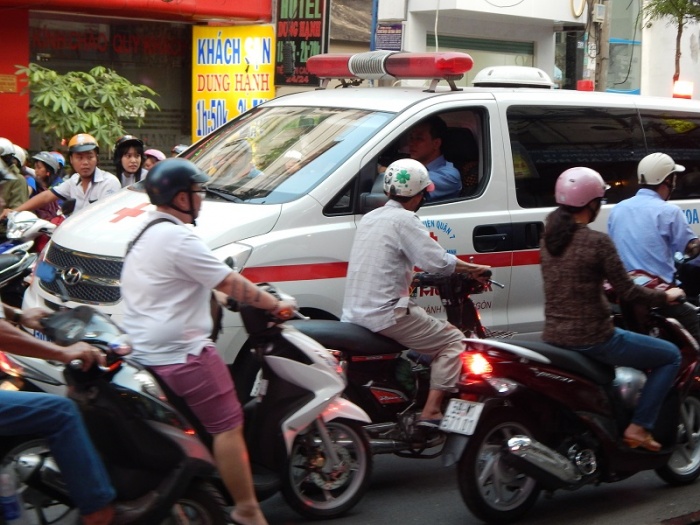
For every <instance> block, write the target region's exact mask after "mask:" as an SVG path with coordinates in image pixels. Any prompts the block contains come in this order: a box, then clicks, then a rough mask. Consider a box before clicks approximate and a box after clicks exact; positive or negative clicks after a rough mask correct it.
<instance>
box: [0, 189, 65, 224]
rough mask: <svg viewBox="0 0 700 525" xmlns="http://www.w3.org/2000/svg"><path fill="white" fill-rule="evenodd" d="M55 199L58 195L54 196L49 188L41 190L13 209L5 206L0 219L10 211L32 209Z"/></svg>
mask: <svg viewBox="0 0 700 525" xmlns="http://www.w3.org/2000/svg"><path fill="white" fill-rule="evenodd" d="M57 199H58V197H56V195H54V194H53V192H52V191H51V190H46V191H42V192H41V193H38V194H36V195H34V197H32V198H31V199H29V200H28V201H25V202H23V203H22V204H20V205H19V206H17V207H16V208H14V209H11V208H5V210H4V211H3V212H2V215H0V219H4V218H5V217H7V216H8V215H9V213H10V212H12V211H33V210H36V209H37V208H41V207H43V206H44V205H46V204H48V203H50V202H53V201H55V200H57Z"/></svg>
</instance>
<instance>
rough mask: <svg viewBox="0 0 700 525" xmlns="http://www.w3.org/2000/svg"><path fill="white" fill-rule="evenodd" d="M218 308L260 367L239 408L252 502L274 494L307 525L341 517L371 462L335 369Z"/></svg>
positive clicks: (360, 491)
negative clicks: (244, 336)
mask: <svg viewBox="0 0 700 525" xmlns="http://www.w3.org/2000/svg"><path fill="white" fill-rule="evenodd" d="M263 286H264V287H265V289H266V290H267V291H268V292H269V293H271V294H273V295H275V296H276V297H278V298H280V299H281V298H283V297H284V298H286V297H285V296H284V295H283V294H282V293H280V292H279V291H278V290H276V289H275V288H273V287H271V286H269V285H263ZM226 307H227V308H228V309H230V310H232V311H238V312H239V313H240V315H241V318H242V320H243V323H244V326H245V327H246V330H247V331H248V334H249V336H250V339H251V341H253V346H252V350H253V352H254V355H255V356H256V359H258V360H259V362H260V363H261V366H262V368H261V370H262V372H261V374H260V376H259V377H258V382H257V384H256V385H255V389H254V395H253V398H252V399H251V400H250V401H249V402H247V403H246V404H245V405H244V415H245V425H244V429H245V440H246V445H247V448H248V453H249V456H250V462H251V467H252V470H253V481H254V484H255V488H256V493H257V496H258V499H260V500H264V499H267V498H269V497H271V496H272V495H274V494H276V493H278V492H281V493H282V495H283V497H284V499H285V500H286V502H287V503H288V504H289V506H290V507H291V508H293V509H294V510H295V511H296V512H298V513H299V514H301V515H302V516H305V517H307V518H310V519H327V518H334V517H337V516H340V515H341V514H344V513H345V512H347V511H348V510H350V509H351V508H352V507H354V506H355V505H356V504H357V503H358V502H359V501H360V499H361V498H362V496H363V495H364V493H365V491H366V490H367V487H368V485H369V481H370V476H371V472H372V454H371V452H370V448H369V443H368V441H367V437H366V435H365V433H364V430H363V425H364V424H365V423H367V422H369V417H368V416H367V414H365V412H364V411H363V410H362V409H360V408H359V407H357V406H355V405H354V404H353V403H351V402H350V401H348V400H346V399H344V398H342V397H341V394H342V392H343V389H344V388H345V377H344V371H343V369H342V367H341V365H340V364H339V363H338V361H337V360H336V359H335V357H334V356H333V355H332V354H331V353H330V352H329V351H328V350H327V349H326V348H324V347H323V346H321V345H320V344H319V343H318V342H316V341H314V340H313V339H311V338H309V337H307V336H305V335H303V334H302V333H300V332H299V331H298V330H297V329H295V328H294V327H292V326H291V323H289V322H284V321H282V320H280V319H278V318H276V317H274V316H272V315H271V314H270V313H269V312H266V311H265V310H260V309H256V308H253V307H250V306H246V305H239V304H238V303H236V301H234V300H233V299H230V298H229V299H228V302H227V304H226ZM162 386H164V388H165V389H166V392H167V394H168V398H169V399H170V400H171V401H172V402H173V403H174V404H175V406H176V407H178V408H179V409H180V410H181V411H182V413H183V414H185V415H186V417H188V420H189V421H191V422H192V424H193V426H194V428H195V429H196V430H197V433H198V434H199V435H201V436H207V433H206V431H205V430H204V429H203V428H202V427H201V424H200V423H199V422H198V421H197V419H196V417H195V416H194V415H193V414H192V413H191V411H190V410H189V408H188V407H187V406H186V405H185V404H184V403H183V401H182V400H181V399H179V398H177V396H175V395H174V394H173V393H172V392H170V391H169V389H167V387H165V385H162Z"/></svg>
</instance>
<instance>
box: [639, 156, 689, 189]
mask: <svg viewBox="0 0 700 525" xmlns="http://www.w3.org/2000/svg"><path fill="white" fill-rule="evenodd" d="M683 171H685V166H681V165H680V164H676V163H675V162H674V161H673V159H672V158H671V157H669V156H668V155H666V154H665V153H652V154H651V155H647V156H646V157H644V158H643V159H642V160H640V161H639V164H638V165H637V180H638V181H639V184H647V185H649V186H656V185H657V184H661V183H662V182H663V181H664V180H666V177H668V176H669V175H670V174H671V173H679V172H683Z"/></svg>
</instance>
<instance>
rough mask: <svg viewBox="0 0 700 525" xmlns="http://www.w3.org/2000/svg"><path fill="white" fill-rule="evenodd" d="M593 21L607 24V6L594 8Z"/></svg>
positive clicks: (598, 5) (601, 5)
mask: <svg viewBox="0 0 700 525" xmlns="http://www.w3.org/2000/svg"><path fill="white" fill-rule="evenodd" d="M593 21H594V22H597V23H599V24H602V23H603V22H605V4H595V5H594V6H593Z"/></svg>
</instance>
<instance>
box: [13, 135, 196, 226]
mask: <svg viewBox="0 0 700 525" xmlns="http://www.w3.org/2000/svg"><path fill="white" fill-rule="evenodd" d="M185 149H187V146H186V145H184V144H178V145H176V146H174V147H173V148H172V150H171V154H172V156H177V155H179V154H180V153H182V152H183V151H184V150H185ZM67 153H68V159H67V162H66V157H65V156H64V154H63V153H61V152H60V151H39V152H38V153H36V154H34V155H32V156H31V157H29V155H28V153H27V151H26V150H25V149H24V148H22V147H20V146H18V145H17V144H13V143H12V142H11V141H10V140H9V139H6V138H4V137H0V158H2V161H3V162H4V164H5V166H6V167H7V170H5V173H3V174H2V175H3V182H2V184H0V208H2V209H3V212H2V214H0V220H2V219H4V218H6V217H7V216H8V214H9V213H10V212H12V211H33V212H35V213H36V214H37V216H39V217H40V218H42V219H45V220H51V219H53V218H55V217H56V216H57V214H58V211H59V208H60V204H61V202H63V201H64V200H67V199H75V201H76V206H75V210H79V209H81V208H83V207H84V206H86V205H88V204H90V203H93V202H95V201H97V200H98V199H100V198H101V197H104V196H106V195H109V194H111V193H114V192H115V191H117V190H118V189H120V188H123V187H125V186H129V185H130V184H133V183H135V182H138V181H140V180H142V179H143V178H144V177H145V175H146V173H147V172H148V170H149V169H151V168H152V167H153V166H155V165H156V164H157V163H158V162H160V161H162V160H165V158H166V156H165V154H164V153H163V152H162V151H160V150H158V149H155V148H148V149H146V145H145V144H144V142H143V140H141V139H140V138H138V137H135V136H134V135H124V136H122V137H120V138H119V139H117V141H116V142H115V143H114V145H113V147H112V161H113V163H114V169H115V173H114V174H113V173H110V171H106V170H102V169H100V168H98V167H97V164H98V159H99V154H100V146H99V144H98V143H97V140H96V139H95V138H94V137H93V136H92V135H90V134H88V133H79V134H77V135H75V136H74V137H72V138H71V139H70V140H69V141H68V151H67ZM3 228H4V226H2V225H0V233H2V232H3Z"/></svg>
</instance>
